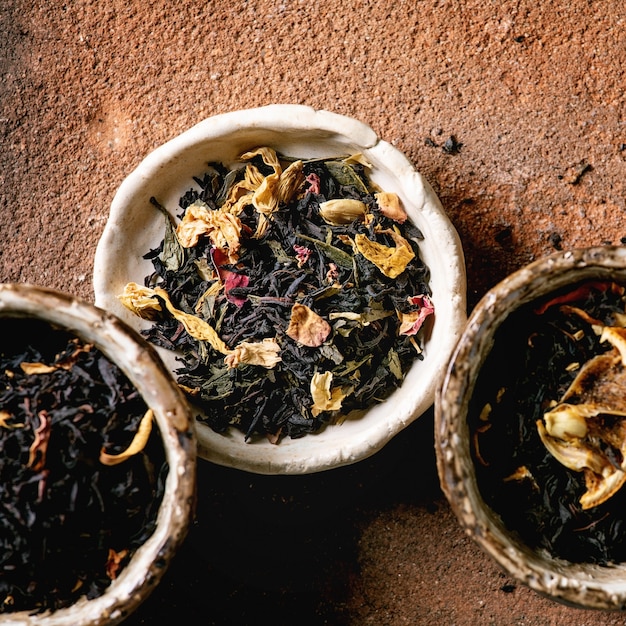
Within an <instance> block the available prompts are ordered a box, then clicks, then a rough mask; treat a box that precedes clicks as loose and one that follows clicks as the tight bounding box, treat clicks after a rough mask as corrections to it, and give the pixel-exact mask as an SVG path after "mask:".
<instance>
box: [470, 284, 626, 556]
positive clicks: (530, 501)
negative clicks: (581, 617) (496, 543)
mask: <svg viewBox="0 0 626 626" xmlns="http://www.w3.org/2000/svg"><path fill="white" fill-rule="evenodd" d="M624 292H625V290H624V287H622V286H621V285H618V284H616V283H613V282H586V283H583V284H581V285H578V286H577V287H575V288H573V289H572V288H570V289H567V290H564V291H563V292H562V293H559V294H557V296H556V297H553V298H550V299H546V300H545V301H543V302H542V303H540V304H539V305H538V306H537V305H535V306H534V307H533V308H531V307H530V305H526V306H524V307H522V308H520V309H519V310H518V311H516V312H515V313H513V314H512V315H511V316H510V317H509V318H508V319H507V320H506V321H505V322H504V323H503V325H502V326H501V327H500V329H499V330H498V332H497V334H496V338H495V341H494V347H493V349H492V352H491V353H490V354H489V355H488V357H487V359H486V362H485V364H484V366H483V368H482V371H481V374H480V376H479V378H478V380H477V384H476V390H475V394H474V399H473V401H472V402H473V404H472V407H471V410H470V413H469V424H470V428H471V432H472V442H473V445H472V451H473V456H474V459H475V464H476V471H477V479H478V484H479V488H480V490H481V493H482V495H483V498H484V499H485V501H486V502H487V504H488V505H489V506H490V507H491V508H492V509H493V510H494V511H495V512H497V513H498V514H499V515H500V516H501V517H502V519H503V521H504V523H505V525H506V526H507V527H508V528H510V529H512V530H513V531H515V532H517V533H519V535H520V536H521V537H522V539H523V540H524V541H525V542H526V543H528V544H529V545H531V546H534V547H535V548H537V549H545V550H547V551H548V552H550V553H551V554H552V555H553V556H557V557H561V558H565V559H568V560H570V561H573V562H594V563H601V564H609V563H614V562H622V561H625V560H626V534H625V532H624V530H625V526H624V521H625V518H626V516H625V515H624V510H625V505H626V489H624V488H623V485H624V483H625V482H626V396H625V395H624V382H625V381H626V366H625V359H626V328H625V326H626V325H625V323H624V322H625V320H626V318H625V316H624V312H625V302H626V297H625V295H624Z"/></svg>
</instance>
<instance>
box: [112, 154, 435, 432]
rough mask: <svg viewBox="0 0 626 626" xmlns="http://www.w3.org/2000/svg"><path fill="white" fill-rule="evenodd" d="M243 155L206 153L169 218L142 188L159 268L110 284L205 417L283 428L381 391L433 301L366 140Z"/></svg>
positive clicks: (413, 235) (412, 232)
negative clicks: (353, 147) (321, 150)
mask: <svg viewBox="0 0 626 626" xmlns="http://www.w3.org/2000/svg"><path fill="white" fill-rule="evenodd" d="M241 160H242V162H243V163H245V165H242V166H241V167H237V168H233V169H228V168H226V167H224V166H223V165H222V164H219V163H212V164H209V166H208V169H207V173H206V174H205V175H204V176H203V177H202V178H198V179H195V182H196V183H197V184H198V187H199V190H196V189H194V190H190V191H189V192H187V193H186V194H185V195H184V196H183V197H182V198H181V200H180V208H181V210H182V211H181V212H179V214H178V215H176V216H175V217H174V216H171V215H170V214H169V213H168V211H167V210H166V208H165V207H162V206H161V205H160V204H159V202H158V200H157V199H152V202H153V204H154V205H155V207H157V209H158V210H160V211H162V212H163V214H164V216H165V233H164V238H163V241H162V242H161V245H160V246H159V247H158V248H157V249H154V250H151V251H149V252H148V253H147V254H146V257H145V258H148V259H151V261H152V263H153V265H154V272H153V274H151V275H150V276H147V277H146V280H145V284H144V285H137V284H135V283H130V284H128V285H127V286H126V289H125V291H124V293H123V294H120V298H121V300H122V302H123V303H124V304H125V305H126V306H127V307H128V308H129V309H130V310H131V311H133V312H134V313H135V314H137V315H139V316H141V317H143V318H145V319H149V320H152V321H153V325H152V327H151V328H150V329H149V330H147V331H145V333H144V334H145V335H146V336H147V337H148V338H149V340H151V341H152V342H154V343H155V344H157V345H159V346H161V347H164V348H167V349H169V350H176V351H177V352H178V354H179V357H178V358H179V361H180V363H181V367H180V368H179V369H178V370H177V375H178V381H179V384H180V385H181V387H182V388H183V389H184V390H185V391H186V392H187V393H188V394H189V396H190V398H191V399H192V401H193V402H194V403H195V404H196V405H197V406H198V407H199V409H200V410H201V415H200V416H199V419H201V420H203V421H205V422H206V423H207V424H208V425H209V426H211V428H213V429H214V430H215V431H217V432H225V431H226V430H227V429H228V428H229V427H230V426H234V427H236V428H238V429H240V430H241V431H242V432H243V433H244V434H245V437H246V439H248V440H250V439H254V438H257V437H267V438H268V439H269V440H270V441H272V442H278V441H279V440H280V439H281V438H282V437H292V438H295V437H301V436H303V435H306V434H308V433H315V432H317V431H319V430H320V429H321V428H322V427H323V426H324V425H325V424H327V423H334V422H336V421H337V420H339V419H341V416H345V415H347V414H348V413H350V412H352V411H362V410H364V409H367V408H369V407H370V406H371V405H372V404H373V403H376V402H380V401H382V400H383V399H385V398H386V397H388V395H389V394H390V393H391V392H392V391H393V389H395V388H396V387H397V386H398V385H399V384H400V383H401V381H402V379H403V378H404V375H405V374H406V372H407V370H408V368H409V367H410V366H411V365H412V364H413V362H414V361H415V360H416V359H420V358H421V345H420V341H421V339H420V338H421V335H422V332H423V331H421V328H422V326H423V324H424V323H425V322H426V321H427V319H428V317H429V316H431V315H432V314H433V313H434V308H433V305H432V301H431V299H430V289H429V285H428V283H429V275H428V269H427V268H426V267H425V265H424V263H423V262H422V261H421V259H420V256H419V242H420V240H421V239H422V235H421V233H420V231H419V230H418V229H417V228H416V227H415V225H414V224H412V223H411V222H410V221H409V220H407V215H406V212H405V211H404V208H403V207H402V203H401V201H400V199H399V197H398V196H397V195H396V194H393V193H389V192H383V191H381V190H379V189H378V188H376V186H375V185H374V184H373V183H372V182H371V181H370V179H369V177H368V175H367V172H368V170H369V169H370V168H371V165H370V164H369V163H367V161H366V160H365V159H364V158H363V156H362V155H353V156H352V157H348V158H333V159H317V160H311V161H301V160H288V159H285V158H282V157H280V156H279V155H278V154H277V153H276V152H275V151H274V150H273V149H271V148H267V147H263V148H259V149H257V150H253V151H250V152H247V153H245V154H243V155H242V157H241Z"/></svg>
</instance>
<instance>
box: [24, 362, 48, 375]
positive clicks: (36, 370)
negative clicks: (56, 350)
mask: <svg viewBox="0 0 626 626" xmlns="http://www.w3.org/2000/svg"><path fill="white" fill-rule="evenodd" d="M20 368H21V370H22V371H23V372H24V374H27V375H28V376H30V375H32V374H51V373H52V372H54V371H55V370H56V369H57V367H56V366H55V365H46V364H45V363H20Z"/></svg>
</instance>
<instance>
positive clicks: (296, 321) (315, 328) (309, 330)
mask: <svg viewBox="0 0 626 626" xmlns="http://www.w3.org/2000/svg"><path fill="white" fill-rule="evenodd" d="M330 331H331V328H330V324H329V323H328V322H327V321H326V320H325V319H324V318H322V317H320V316H319V315H318V314H317V313H315V312H314V311H312V310H311V309H310V308H309V307H308V306H305V305H304V304H298V303H296V304H294V305H293V307H292V309H291V319H290V321H289V327H288V328H287V335H288V336H289V337H291V338H292V339H293V340H294V341H297V342H298V343H301V344H302V345H304V346H309V347H311V348H317V347H319V346H321V345H322V344H323V343H324V341H326V338H327V337H328V335H329V334H330Z"/></svg>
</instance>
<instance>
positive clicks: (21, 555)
mask: <svg viewBox="0 0 626 626" xmlns="http://www.w3.org/2000/svg"><path fill="white" fill-rule="evenodd" d="M1 323H2V329H3V340H2V346H1V348H0V380H1V386H0V452H1V454H0V491H1V492H2V493H1V494H0V508H1V509H2V512H1V514H0V612H13V611H22V610H26V611H32V612H33V613H36V612H40V611H44V610H46V609H51V610H55V609H59V608H62V607H65V606H69V605H70V604H72V603H73V602H75V601H76V600H77V599H78V598H79V597H82V596H86V597H87V598H89V599H91V598H94V597H97V596H99V595H101V594H102V593H103V592H104V591H105V590H106V588H107V587H108V586H109V585H110V583H111V581H112V580H114V579H115V578H116V577H117V576H118V574H119V573H120V571H121V570H122V569H123V568H124V567H125V565H126V564H127V562H128V560H129V559H130V557H131V556H132V554H133V553H134V552H135V551H136V549H137V548H138V547H139V546H141V545H142V544H143V543H144V542H145V541H146V539H147V538H148V537H149V536H150V535H151V534H152V533H153V531H154V528H155V524H156V517H157V512H158V509H159V506H160V502H161V500H162V497H163V492H164V482H165V478H166V475H167V463H166V460H165V454H164V450H163V445H162V441H161V438H160V436H159V434H158V429H157V428H156V427H155V428H152V424H151V422H152V413H151V411H150V410H149V409H148V408H147V407H146V405H145V403H144V401H143V399H142V398H141V396H140V395H139V393H138V392H137V390H136V389H135V388H134V386H133V385H132V384H131V383H130V382H129V381H128V379H127V378H126V376H125V375H124V374H123V373H122V372H121V371H120V370H119V368H118V367H117V366H116V365H114V364H113V363H112V362H111V361H109V360H108V359H107V358H106V357H105V356H104V355H103V354H102V353H101V352H100V351H99V350H98V349H96V348H95V347H93V346H91V345H89V344H85V343H83V342H81V341H80V340H78V339H77V338H76V337H74V336H72V335H70V334H69V333H67V332H66V331H64V330H60V329H58V328H56V327H52V326H51V325H49V324H47V323H45V322H43V321H39V320H33V319H23V318H2V320H1ZM26 341H30V342H31V344H32V345H28V346H25V345H24V344H25V342H26Z"/></svg>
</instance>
